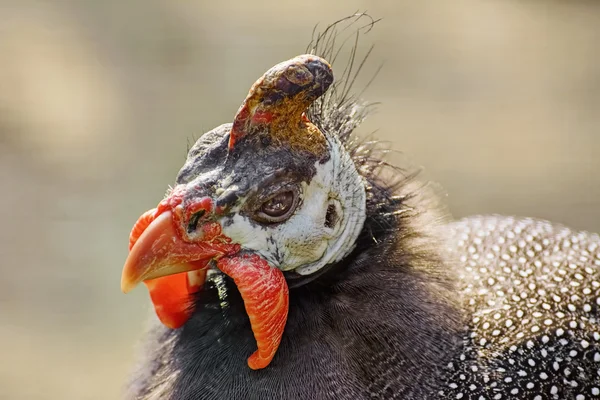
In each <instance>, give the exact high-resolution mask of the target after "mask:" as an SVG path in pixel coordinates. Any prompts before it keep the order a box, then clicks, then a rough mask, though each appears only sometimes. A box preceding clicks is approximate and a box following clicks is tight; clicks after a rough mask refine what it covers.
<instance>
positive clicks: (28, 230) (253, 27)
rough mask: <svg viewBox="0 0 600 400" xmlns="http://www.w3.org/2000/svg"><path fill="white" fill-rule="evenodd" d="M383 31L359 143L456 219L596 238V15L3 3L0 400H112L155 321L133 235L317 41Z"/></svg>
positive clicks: (444, 7) (577, 11) (558, 8)
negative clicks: (388, 159) (131, 246)
mask: <svg viewBox="0 0 600 400" xmlns="http://www.w3.org/2000/svg"><path fill="white" fill-rule="evenodd" d="M356 10H361V11H364V10H368V12H369V13H370V14H371V15H373V16H374V17H376V18H378V17H383V18H384V19H383V21H381V22H380V23H379V24H378V25H377V26H376V27H375V28H374V29H373V30H372V31H371V32H370V33H368V34H367V35H366V36H365V37H364V38H363V42H362V43H363V46H364V47H365V48H367V47H368V46H369V45H370V44H375V50H374V52H373V54H372V58H371V63H370V65H369V66H368V67H367V69H366V73H365V74H364V75H363V77H362V79H359V83H358V87H359V88H360V87H362V86H361V85H364V84H365V83H366V82H367V81H368V79H369V78H370V73H371V72H373V71H374V70H375V69H376V68H377V67H378V66H379V64H380V63H381V62H385V65H384V67H383V70H382V72H381V73H380V75H379V77H378V79H377V80H376V81H375V82H374V83H373V84H372V85H371V86H370V88H369V89H368V90H367V91H366V92H365V94H364V97H365V98H366V99H368V100H371V101H379V102H381V103H382V104H381V105H380V106H379V109H378V113H377V114H376V115H374V116H372V117H371V118H370V119H369V120H368V122H367V123H366V124H365V125H364V126H363V128H362V131H363V132H365V133H369V132H371V131H373V130H375V129H379V132H378V136H379V137H380V138H381V139H386V140H391V141H393V143H394V148H395V149H398V150H400V151H402V152H403V153H405V154H406V155H407V156H408V157H409V158H410V159H411V160H413V161H414V162H415V163H417V164H419V165H423V166H425V167H426V172H427V176H428V177H430V178H432V179H434V180H436V181H438V182H440V183H441V184H442V185H443V186H444V188H445V190H446V191H447V193H448V196H447V202H448V204H449V205H450V207H451V209H452V211H453V213H454V215H455V216H457V217H461V216H465V215H469V214H475V213H502V214H516V215H528V216H534V217H540V218H546V219H551V220H554V221H557V222H561V223H565V224H568V225H570V226H572V227H574V228H577V229H585V230H592V231H600V53H598V41H599V40H600V2H598V1H595V0H590V1H575V0H571V1H568V2H566V1H550V0H546V1H543V0H515V1H513V0H453V1H451V2H450V1H401V0H388V1H382V0H377V1H375V0H372V1H367V0H364V1H359V0H347V1H344V2H335V3H334V2H329V3H327V2H323V1H322V0H304V1H302V2H293V3H290V4H285V2H281V1H271V2H263V3H259V2H251V1H239V2H236V3H229V2H227V1H219V2H214V1H211V2H209V1H195V0H188V1H167V0H130V1H126V2H125V1H118V0H104V1H95V0H87V1H67V0H61V1H53V2H48V1H44V2H41V1H40V2H34V1H29V0H19V1H8V0H0V191H1V192H0V193H1V196H0V220H1V221H2V223H1V226H2V229H0V274H1V279H0V354H1V357H2V362H1V363H0V399H2V400H4V399H11V400H17V399H18V400H20V399H78V400H84V399H116V398H119V397H120V391H121V388H122V385H123V383H124V380H125V377H126V375H127V373H128V371H129V370H130V368H131V366H132V363H133V355H134V350H135V343H136V341H137V340H138V338H139V336H140V334H141V332H142V330H143V329H144V325H145V320H146V319H147V317H148V315H149V310H148V307H149V301H148V299H147V293H146V292H145V290H144V289H142V288H140V289H139V290H136V291H135V292H134V293H132V294H131V295H128V296H125V295H123V294H122V293H121V292H120V289H119V280H120V272H121V267H122V263H123V261H124V260H125V257H126V254H127V243H128V234H129V229H130V228H131V226H132V224H133V223H134V222H135V220H136V219H137V217H138V216H139V215H140V214H141V213H142V212H143V211H145V210H146V209H149V208H152V207H154V206H155V205H156V204H157V202H158V201H159V200H160V199H161V198H162V196H163V194H164V191H165V188H166V187H167V185H168V184H171V183H172V182H173V180H174V177H175V174H176V173H177V171H178V169H179V167H180V166H181V165H182V163H183V161H184V157H185V153H186V144H187V139H188V138H191V137H192V135H195V136H196V137H197V136H198V135H200V134H201V133H203V132H205V131H208V130H210V129H211V128H213V127H214V126H216V125H219V124H221V123H223V122H228V121H231V119H232V117H233V115H234V114H235V112H236V110H237V108H238V106H239V104H240V103H241V101H242V100H243V99H244V97H245V95H246V93H247V91H248V89H249V87H250V85H251V84H252V83H253V82H254V80H255V79H256V78H258V77H259V76H260V75H261V74H262V73H263V72H264V71H265V70H266V69H268V68H269V67H271V66H272V65H274V64H275V63H277V62H279V61H282V60H285V59H288V58H290V57H293V56H295V55H297V54H299V53H302V52H304V49H305V47H306V44H307V43H308V41H309V39H310V36H311V32H312V29H313V27H314V26H315V25H316V24H317V23H320V24H321V25H320V26H321V28H323V27H324V26H325V25H327V24H328V23H331V22H333V21H334V20H336V19H338V18H341V17H344V16H347V15H349V14H351V13H353V12H355V11H356Z"/></svg>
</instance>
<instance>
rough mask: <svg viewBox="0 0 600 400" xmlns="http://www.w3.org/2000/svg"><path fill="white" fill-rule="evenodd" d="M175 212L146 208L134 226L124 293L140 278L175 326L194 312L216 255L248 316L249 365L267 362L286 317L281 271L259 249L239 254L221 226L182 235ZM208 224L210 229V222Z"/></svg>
mask: <svg viewBox="0 0 600 400" xmlns="http://www.w3.org/2000/svg"><path fill="white" fill-rule="evenodd" d="M159 208H160V206H159ZM174 211H175V213H174V212H173V211H170V210H165V211H162V212H159V211H156V210H150V211H148V212H147V213H145V214H143V215H142V216H141V217H140V218H139V220H138V222H137V223H136V224H135V225H134V228H133V230H132V232H131V237H130V253H129V256H128V257H127V260H126V261H125V266H124V267H123V273H122V276H121V289H122V290H123V292H125V293H127V292H129V291H130V290H132V289H133V288H134V287H135V286H137V285H138V284H139V283H140V282H142V281H143V282H144V283H145V284H146V286H147V287H148V290H149V292H150V297H151V299H152V302H153V304H154V308H155V310H156V313H157V315H158V317H159V319H160V320H161V322H162V323H163V324H164V325H166V326H167V327H169V328H173V329H175V328H179V327H181V326H183V325H184V324H185V322H186V321H187V320H188V319H189V318H190V317H191V315H192V313H193V312H194V308H193V306H194V304H193V301H192V298H191V294H192V293H193V292H194V291H197V290H199V288H200V287H201V286H202V284H203V283H204V276H205V273H206V269H207V268H208V264H209V262H210V261H211V260H216V266H217V268H219V269H220V270H221V271H222V272H223V273H224V274H226V275H228V276H229V277H231V278H232V279H233V281H234V282H235V284H236V286H237V288H238V290H239V292H240V294H241V296H242V299H243V300H244V306H245V308H246V312H247V313H248V317H249V319H250V325H251V327H252V331H253V333H254V337H255V339H256V344H257V347H258V350H256V351H255V352H254V353H253V354H252V355H251V356H250V358H248V366H249V367H250V368H251V369H261V368H264V367H266V366H267V365H269V363H270V362H271V360H272V359H273V357H274V356H275V353H276V352H277V349H278V348H279V343H280V341H281V337H282V335H283V330H284V328H285V323H286V321H287V314H288V304H289V296H288V287H287V283H286V281H285V278H284V276H283V273H282V272H281V270H279V269H277V268H273V267H271V266H270V265H269V264H268V263H267V261H266V260H265V259H264V258H262V257H261V256H259V255H258V254H254V253H247V252H246V253H240V246H239V245H238V244H232V243H231V240H230V239H229V238H227V237H226V236H224V235H223V234H221V233H220V230H219V231H218V232H217V234H214V235H208V236H207V237H206V238H205V239H206V240H200V241H189V240H185V239H184V238H183V235H182V234H181V230H180V229H179V226H178V224H179V222H178V218H177V212H178V208H177V207H176V208H175V209H174ZM157 214H158V215H157ZM209 224H213V226H211V228H212V230H213V231H214V224H215V223H214V222H213V223H209ZM138 235H139V236H138ZM186 273H187V274H186Z"/></svg>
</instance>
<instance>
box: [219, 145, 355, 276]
mask: <svg viewBox="0 0 600 400" xmlns="http://www.w3.org/2000/svg"><path fill="white" fill-rule="evenodd" d="M325 137H326V138H327V143H328V147H329V152H330V158H329V160H328V161H327V162H326V163H324V164H320V163H318V162H317V163H316V164H315V168H316V171H317V172H316V175H315V176H314V177H313V178H312V180H311V181H310V183H309V184H306V183H303V184H302V186H301V187H300V193H299V195H300V202H299V205H298V207H297V208H296V210H295V212H294V213H293V214H292V215H291V216H290V217H289V219H287V220H286V221H284V222H281V223H277V224H273V225H260V224H257V223H256V222H254V221H252V220H251V216H249V215H243V214H236V215H235V216H234V217H233V220H232V223H231V221H230V222H229V223H227V224H225V223H223V224H222V226H223V233H224V234H225V235H227V236H228V237H230V238H231V239H232V241H233V242H235V243H240V244H241V245H242V248H244V249H247V250H252V251H254V252H256V253H258V254H260V255H261V256H262V257H263V258H265V259H266V260H267V261H268V262H269V264H271V265H272V266H274V267H276V268H279V269H281V270H283V271H291V270H294V271H295V272H297V273H299V274H301V275H309V274H312V273H314V272H316V271H318V270H319V269H321V268H322V267H324V266H325V265H327V264H331V263H334V262H337V261H339V260H341V259H342V258H343V257H345V256H346V255H347V254H348V253H350V252H351V251H352V250H353V248H354V246H355V242H356V238H357V237H358V235H359V233H360V231H361V229H362V227H363V224H364V221H365V207H366V193H365V185H364V182H363V180H362V177H361V176H360V175H359V174H358V172H357V171H356V168H355V166H354V163H353V162H352V160H351V158H350V156H349V155H348V154H347V153H346V151H345V150H344V149H343V146H342V144H341V143H340V142H339V140H338V139H337V137H334V136H331V135H327V134H326V135H325ZM330 206H332V207H334V208H335V212H334V214H335V218H333V220H334V223H333V224H331V225H332V226H331V227H329V226H327V225H328V224H327V223H326V216H327V212H328V208H330Z"/></svg>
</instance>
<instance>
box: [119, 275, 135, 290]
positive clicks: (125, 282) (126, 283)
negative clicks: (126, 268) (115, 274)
mask: <svg viewBox="0 0 600 400" xmlns="http://www.w3.org/2000/svg"><path fill="white" fill-rule="evenodd" d="M136 286H137V283H136V282H133V281H131V280H130V279H126V278H125V277H122V278H121V291H122V292H123V293H125V294H127V293H129V292H131V291H132V290H133V289H134V288H135V287H136Z"/></svg>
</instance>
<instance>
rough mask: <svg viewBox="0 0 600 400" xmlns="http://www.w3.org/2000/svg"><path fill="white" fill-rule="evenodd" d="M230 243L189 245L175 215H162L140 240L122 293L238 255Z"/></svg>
mask: <svg viewBox="0 0 600 400" xmlns="http://www.w3.org/2000/svg"><path fill="white" fill-rule="evenodd" d="M238 250H239V246H236V245H231V244H229V243H219V242H218V241H217V242H215V241H211V242H187V241H184V240H183V239H181V238H180V235H179V234H178V232H177V230H176V228H175V222H174V221H173V213H172V212H171V211H165V212H163V213H162V214H160V215H158V216H157V217H156V218H155V219H154V220H153V221H152V222H150V224H149V225H148V227H147V228H146V229H145V230H144V231H143V232H142V234H141V235H140V237H139V238H138V239H137V241H136V242H135V244H134V245H133V247H132V248H131V251H130V252H129V256H128V257H127V260H126V261H125V266H124V267H123V274H122V275H121V290H122V291H123V292H124V293H127V292H129V291H131V290H132V289H133V288H134V287H136V286H137V285H138V284H139V283H140V282H142V281H145V280H148V279H154V278H158V277H163V276H167V275H173V274H178V273H180V272H188V271H195V270H199V269H202V268H205V267H206V265H207V264H208V262H209V261H210V260H211V259H215V258H220V257H222V256H224V255H225V254H231V253H234V252H237V251H238Z"/></svg>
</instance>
